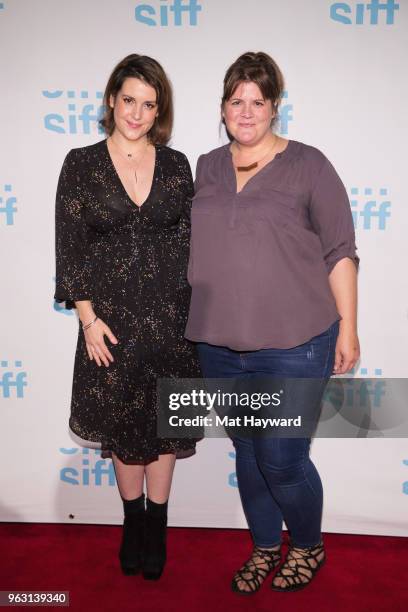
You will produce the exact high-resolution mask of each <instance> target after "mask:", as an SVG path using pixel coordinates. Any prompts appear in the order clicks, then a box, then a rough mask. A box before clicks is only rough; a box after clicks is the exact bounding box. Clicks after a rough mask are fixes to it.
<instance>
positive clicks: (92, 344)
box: [84, 319, 118, 367]
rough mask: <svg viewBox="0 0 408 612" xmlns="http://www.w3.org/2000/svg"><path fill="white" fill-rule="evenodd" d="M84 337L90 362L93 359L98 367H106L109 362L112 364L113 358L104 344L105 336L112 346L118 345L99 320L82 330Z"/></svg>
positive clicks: (108, 329)
mask: <svg viewBox="0 0 408 612" xmlns="http://www.w3.org/2000/svg"><path fill="white" fill-rule="evenodd" d="M84 336H85V343H86V350H87V351H88V355H89V359H90V360H91V361H92V360H93V359H94V360H95V361H96V363H97V365H98V366H101V365H102V363H103V364H104V365H105V366H106V367H108V366H109V362H110V361H111V362H113V357H112V355H111V353H110V351H109V349H108V347H107V346H106V344H105V336H107V337H108V339H109V340H110V341H111V342H112V344H117V343H118V341H117V339H116V338H115V336H114V335H113V333H112V332H111V330H110V328H109V327H108V326H107V325H106V324H105V323H104V322H103V321H102V320H101V319H97V320H96V321H95V323H94V324H93V325H91V326H90V327H88V329H85V330H84Z"/></svg>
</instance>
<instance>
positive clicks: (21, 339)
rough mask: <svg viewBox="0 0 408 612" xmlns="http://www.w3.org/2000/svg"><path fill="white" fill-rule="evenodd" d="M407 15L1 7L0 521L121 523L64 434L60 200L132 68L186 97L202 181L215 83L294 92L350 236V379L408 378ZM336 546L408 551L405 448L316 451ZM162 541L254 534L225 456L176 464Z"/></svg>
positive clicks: (264, 3)
mask: <svg viewBox="0 0 408 612" xmlns="http://www.w3.org/2000/svg"><path fill="white" fill-rule="evenodd" d="M407 13H408V2H407V0H399V2H398V3H397V2H393V1H392V0H383V1H382V2H380V1H379V0H371V1H370V2H368V3H366V2H364V3H363V2H356V1H355V0H349V1H348V2H332V1H331V0H313V1H305V0H287V1H285V2H281V1H280V0H254V1H252V2H246V1H244V0H222V1H220V0H147V2H137V1H135V0H87V1H83V0H70V1H69V2H66V1H65V0H30V1H29V2H27V1H25V0H5V1H4V2H0V40H1V54H0V65H1V75H2V87H1V96H0V104H1V113H0V122H1V131H0V134H1V143H2V146H1V157H0V232H1V264H2V265H1V345H0V367H1V369H0V401H1V408H0V422H1V431H0V453H1V476H0V479H1V482H0V520H4V521H47V522H70V521H71V522H85V523H86V522H88V523H120V522H121V519H122V506H121V502H120V498H119V495H118V493H117V489H116V487H115V480H114V472H113V467H112V464H111V461H110V460H104V459H102V458H101V456H100V454H99V451H98V450H95V449H88V448H83V447H80V446H79V445H77V443H76V442H75V441H74V440H73V439H72V437H71V436H70V434H69V432H68V427H67V419H68V412H69V403H70V392H71V380H72V368H73V358H74V349H75V342H76V334H77V325H78V323H77V318H76V314H75V313H73V312H72V311H68V310H65V309H64V308H62V307H61V305H57V304H54V302H53V298H52V296H53V290H54V197H55V189H56V184H57V179H58V174H59V171H60V167H61V164H62V161H63V159H64V157H65V155H66V153H67V151H68V150H69V149H71V148H73V147H79V146H83V145H87V144H91V143H93V142H96V141H97V140H100V139H102V138H103V135H102V134H101V133H99V132H98V127H97V117H98V114H99V112H100V106H101V96H102V91H103V88H104V86H105V82H106V80H107V77H108V75H109V73H110V71H111V70H112V68H113V66H114V65H115V64H116V62H117V61H118V60H120V59H121V58H122V57H124V56H125V55H127V54H129V53H133V52H136V53H143V54H146V55H151V56H153V57H154V58H156V59H158V60H159V61H160V62H161V63H162V65H163V66H164V68H165V69H166V71H167V72H168V74H169V76H170V78H171V80H172V83H173V86H174V92H175V108H176V118H175V129H174V136H173V140H172V146H174V147H175V148H176V149H179V150H181V151H184V152H185V153H186V154H187V155H188V157H189V159H190V162H191V164H192V167H193V170H194V168H195V162H196V159H197V157H198V155H199V154H200V153H202V152H206V151H208V150H210V149H212V148H214V147H216V146H218V145H219V144H222V143H223V142H224V136H223V135H222V134H221V136H220V131H219V102H220V95H221V86H222V79H223V76H224V73H225V70H226V68H227V67H228V65H229V64H230V63H231V62H232V61H233V60H234V59H236V57H237V56H238V55H239V54H241V53H242V52H244V51H247V50H256V51H258V50H263V51H266V52H267V53H269V54H270V55H272V56H273V57H274V58H275V59H276V60H277V62H278V63H279V65H280V66H281V68H282V70H283V72H284V75H285V77H286V93H285V97H284V99H283V103H282V107H281V123H280V131H281V134H282V135H284V136H285V137H288V138H292V139H295V140H301V141H304V142H306V143H309V144H312V145H314V146H316V147H318V148H320V149H321V150H322V151H323V152H324V153H325V154H326V155H327V156H328V157H329V159H330V160H331V161H332V162H333V163H334V165H335V167H336V168H337V170H338V172H339V174H340V176H341V177H342V179H343V181H344V183H345V185H346V187H347V189H348V192H349V194H350V205H351V209H352V212H353V217H354V221H355V226H356V233H357V244H358V252H359V255H360V257H361V269H360V276H359V287H360V308H359V331H360V337H361V345H362V357H361V363H360V366H359V369H358V370H357V372H356V374H357V375H361V376H369V377H406V376H407V374H408V358H407V346H408V321H407V316H408V312H407V297H408V288H407V278H408V275H407V273H406V265H407V257H406V254H407V249H406V244H407V238H406V235H407V230H408V210H407V201H408V198H407V195H408V192H407V180H406V179H407V177H406V174H407V169H406V164H407V155H406V142H405V141H406V138H407V114H406V100H407V99H408V87H407V71H406V58H407V55H408V53H407V51H408V49H407V42H408V36H407V25H408V18H407ZM312 456H313V459H314V461H315V463H316V464H317V466H318V468H319V470H320V473H321V475H322V479H323V481H324V485H325V509H324V510H325V512H324V524H323V527H324V530H326V531H335V532H344V533H367V534H390V535H391V534H394V535H408V525H407V523H408V443H407V440H406V439H378V438H377V439H361V438H359V439H317V440H315V441H314V443H313V449H312ZM170 523H171V524H172V525H180V526H182V525H185V526H206V527H243V526H245V525H246V523H245V520H244V517H243V514H242V511H241V508H240V503H239V496H238V490H237V486H236V477H235V473H234V454H233V449H232V446H231V444H230V442H229V441H228V440H226V439H212V440H206V441H204V442H201V443H200V444H199V446H198V453H197V454H196V456H194V457H193V458H190V459H185V460H180V461H179V462H178V464H177V468H176V473H175V481H174V488H173V493H172V504H171V514H170Z"/></svg>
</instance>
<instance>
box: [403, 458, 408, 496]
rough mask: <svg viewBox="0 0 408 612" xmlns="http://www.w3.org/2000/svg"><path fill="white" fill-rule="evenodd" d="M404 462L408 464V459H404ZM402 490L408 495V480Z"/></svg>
mask: <svg viewBox="0 0 408 612" xmlns="http://www.w3.org/2000/svg"><path fill="white" fill-rule="evenodd" d="M402 463H403V464H404V465H408V459H403V460H402ZM402 492H403V493H405V495H408V480H406V481H405V482H403V483H402Z"/></svg>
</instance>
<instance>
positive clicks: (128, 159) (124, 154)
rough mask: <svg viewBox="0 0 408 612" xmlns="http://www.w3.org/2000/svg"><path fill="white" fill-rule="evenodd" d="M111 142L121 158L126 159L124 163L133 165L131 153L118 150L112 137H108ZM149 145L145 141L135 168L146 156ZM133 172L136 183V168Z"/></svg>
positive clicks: (118, 147)
mask: <svg viewBox="0 0 408 612" xmlns="http://www.w3.org/2000/svg"><path fill="white" fill-rule="evenodd" d="M110 140H111V142H113V144H114V145H115V147H116V148H117V150H118V151H119V153H120V154H121V155H122V157H123V158H124V159H126V161H128V162H130V163H131V164H132V167H133V164H134V163H135V160H134V159H133V153H125V152H124V151H122V149H121V148H120V146H119V145H118V144H116V142H115V141H114V140H113V138H112V136H111V137H110ZM148 146H149V143H148V142H147V141H146V147H145V150H144V151H143V153H142V155H141V156H140V158H139V160H138V161H137V166H138V165H139V164H140V162H141V161H142V160H143V158H144V156H145V155H146V151H147V149H148ZM133 172H134V176H135V182H136V183H137V180H138V179H137V167H136V168H135V167H133Z"/></svg>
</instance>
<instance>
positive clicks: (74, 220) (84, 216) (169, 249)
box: [55, 140, 200, 463]
mask: <svg viewBox="0 0 408 612" xmlns="http://www.w3.org/2000/svg"><path fill="white" fill-rule="evenodd" d="M192 195H193V182H192V177H191V170H190V166H189V163H188V161H187V158H186V157H185V155H183V154H182V153H179V152H177V151H174V150H172V149H170V148H168V147H165V146H160V145H156V161H155V168H154V176H153V183H152V188H151V192H150V194H149V196H148V198H147V200H146V201H145V202H144V204H143V205H142V207H141V208H138V207H137V206H136V205H135V204H134V203H133V202H132V200H131V199H130V198H129V196H128V195H127V193H126V190H125V188H124V186H123V184H122V182H121V180H120V178H119V176H118V174H117V172H116V170H115V167H114V165H113V163H112V160H111V157H110V154H109V151H108V147H107V142H106V140H103V141H101V142H98V143H97V144H94V145H91V146H88V147H83V148H79V149H73V150H71V151H70V152H69V153H68V155H67V157H66V159H65V161H64V164H63V167H62V170H61V175H60V178H59V183H58V189H57V201H56V292H55V299H56V300H57V301H58V302H66V307H67V308H73V307H74V301H79V300H91V302H92V305H93V308H94V310H95V313H96V314H97V316H98V317H99V318H101V319H102V320H103V321H104V322H105V323H106V324H107V325H108V326H109V327H110V329H111V330H112V332H113V334H114V335H115V336H116V338H117V339H118V344H117V345H112V344H111V343H110V342H109V340H108V339H107V338H106V337H105V341H106V343H107V345H108V347H109V350H110V351H111V353H112V355H113V358H114V362H113V363H110V365H109V367H105V366H103V365H102V366H101V367H98V366H97V364H96V363H95V361H91V360H90V359H89V357H88V354H87V350H86V346H85V338H84V334H83V331H82V329H81V327H80V328H79V334H78V344H77V350H76V355H75V367H74V379H73V388H72V401H71V417H70V421H69V425H70V428H71V430H72V431H73V432H74V433H75V434H76V435H78V436H79V437H80V438H82V439H84V440H89V441H91V442H100V443H101V447H102V454H103V456H110V455H111V453H112V452H114V453H115V454H116V455H117V456H118V457H119V458H120V459H121V460H122V461H124V462H126V463H149V462H151V461H154V460H155V459H157V458H158V455H160V454H163V453H176V454H177V455H183V454H184V455H188V454H192V453H193V452H194V447H195V440H191V439H159V438H157V436H156V401H155V389H156V379H157V378H158V377H180V378H181V377H183V378H192V377H198V376H200V371H199V366H198V361H197V357H196V352H195V347H194V345H193V344H191V343H190V342H188V341H187V340H186V339H184V329H185V324H186V320H187V314H188V307H189V301H190V287H189V285H188V283H187V278H186V275H187V264H188V251H189V235H190V221H189V218H190V206H191V197H192Z"/></svg>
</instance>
